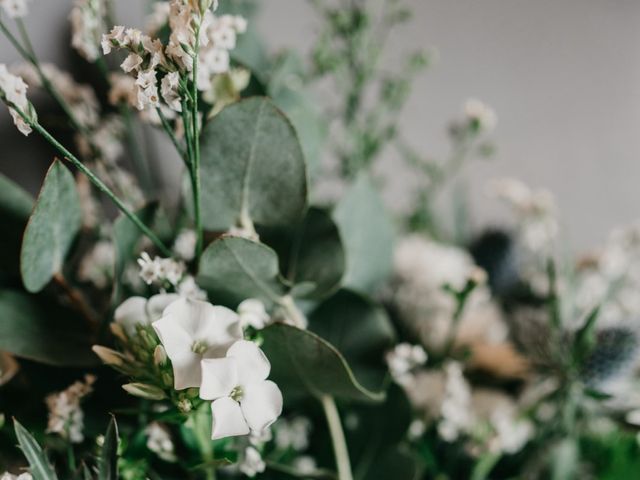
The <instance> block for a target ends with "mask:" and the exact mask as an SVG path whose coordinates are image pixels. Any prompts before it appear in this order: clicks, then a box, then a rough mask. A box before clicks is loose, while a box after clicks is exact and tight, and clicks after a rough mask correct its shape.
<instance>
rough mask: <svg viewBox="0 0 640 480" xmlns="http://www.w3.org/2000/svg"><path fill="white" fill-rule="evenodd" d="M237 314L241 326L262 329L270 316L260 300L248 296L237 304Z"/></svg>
mask: <svg viewBox="0 0 640 480" xmlns="http://www.w3.org/2000/svg"><path fill="white" fill-rule="evenodd" d="M238 316H239V317H240V325H242V328H247V327H253V328H255V329H256V330H262V329H263V328H264V327H266V326H267V325H268V323H269V320H270V317H269V314H268V313H267V310H266V309H265V308H264V303H262V300H260V299H257V298H248V299H246V300H244V301H243V302H242V303H240V305H238Z"/></svg>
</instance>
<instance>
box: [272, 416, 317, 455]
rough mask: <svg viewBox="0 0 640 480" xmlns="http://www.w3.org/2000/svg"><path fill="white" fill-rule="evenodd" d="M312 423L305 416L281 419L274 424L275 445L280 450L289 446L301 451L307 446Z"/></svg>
mask: <svg viewBox="0 0 640 480" xmlns="http://www.w3.org/2000/svg"><path fill="white" fill-rule="evenodd" d="M312 428H313V425H312V424H311V420H309V419H308V418H307V417H294V418H292V419H291V420H287V419H284V418H283V419H282V420H279V421H278V423H276V425H275V426H274V429H275V432H276V435H275V442H276V446H277V447H278V448H279V449H280V450H288V449H289V448H291V449H293V450H295V451H296V452H302V451H304V450H306V449H307V448H308V447H309V435H310V434H311V429H312Z"/></svg>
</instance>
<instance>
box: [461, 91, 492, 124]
mask: <svg viewBox="0 0 640 480" xmlns="http://www.w3.org/2000/svg"><path fill="white" fill-rule="evenodd" d="M464 114H465V116H466V117H467V119H468V120H470V121H472V122H477V124H478V126H479V128H480V129H481V130H483V131H487V132H490V131H492V130H493V129H494V128H496V125H497V123H498V116H497V115H496V112H495V111H494V110H493V109H492V108H491V107H489V106H488V105H486V104H485V103H483V102H481V101H480V100H476V99H474V98H470V99H469V100H467V102H466V103H465V104H464Z"/></svg>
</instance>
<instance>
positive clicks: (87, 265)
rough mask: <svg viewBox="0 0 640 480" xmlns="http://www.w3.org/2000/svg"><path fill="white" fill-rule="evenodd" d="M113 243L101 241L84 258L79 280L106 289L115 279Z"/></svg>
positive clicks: (79, 271) (79, 270) (80, 267)
mask: <svg viewBox="0 0 640 480" xmlns="http://www.w3.org/2000/svg"><path fill="white" fill-rule="evenodd" d="M115 258H116V257H115V249H114V247H113V243H112V242H110V241H107V240H101V241H99V242H98V243H96V244H95V245H94V246H93V248H92V249H91V250H90V251H89V252H88V253H87V254H86V255H85V256H84V257H83V258H82V261H81V262H80V266H79V268H78V279H79V280H80V281H83V282H90V283H93V284H94V285H95V286H96V287H97V288H105V287H106V286H108V285H109V282H110V280H111V278H112V277H113V265H114V262H115Z"/></svg>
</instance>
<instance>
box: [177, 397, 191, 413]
mask: <svg viewBox="0 0 640 480" xmlns="http://www.w3.org/2000/svg"><path fill="white" fill-rule="evenodd" d="M192 409H193V404H192V403H191V401H190V400H187V399H186V398H183V399H182V400H180V401H179V402H178V410H180V411H181V412H182V413H189V412H190V411H191V410H192Z"/></svg>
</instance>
